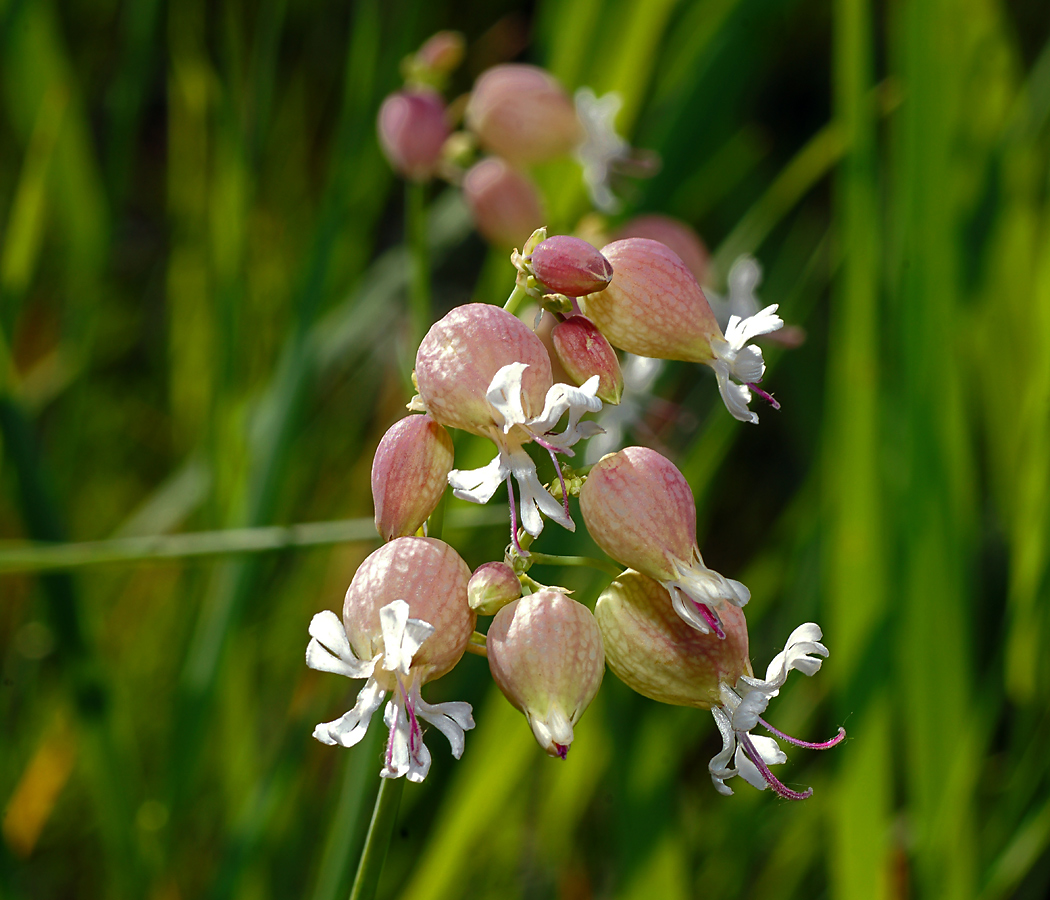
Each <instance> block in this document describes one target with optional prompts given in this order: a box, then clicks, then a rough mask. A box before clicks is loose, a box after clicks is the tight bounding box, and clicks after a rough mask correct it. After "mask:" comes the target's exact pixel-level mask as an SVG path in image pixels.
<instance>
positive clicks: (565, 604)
mask: <svg viewBox="0 0 1050 900" xmlns="http://www.w3.org/2000/svg"><path fill="white" fill-rule="evenodd" d="M486 647H487V648H488V658H489V669H490V671H491V672H492V677H493V679H494V680H495V682H496V684H497V685H499V689H500V690H501V691H503V694H504V696H506V698H507V699H508V700H510V702H511V703H513V704H514V706H515V708H517V709H519V710H521V711H522V712H523V713H524V714H525V718H526V719H527V720H528V722H529V725H530V726H531V727H532V733H533V735H535V737H536V741H537V743H539V745H540V746H541V747H542V748H543V749H544V750H545V751H546V752H547V754H548V755H549V756H558V757H560V758H561V759H565V756H566V754H567V753H568V752H569V748H570V746H571V745H572V739H573V726H574V725H575V724H576V723H577V722H578V721H579V720H580V716H582V715H583V712H584V710H585V709H586V708H587V707H588V705H590V702H591V701H592V700H593V699H594V696H595V694H597V693H598V688H599V686H600V685H601V683H602V675H603V673H604V672H605V652H604V650H603V648H602V637H601V633H600V632H599V631H598V624H597V622H595V620H594V616H593V615H592V614H591V611H590V610H589V609H587V607H586V606H584V605H583V604H582V603H577V602H576V601H575V600H572V599H570V598H569V597H567V596H566V595H565V594H563V593H562V592H561V591H557V590H551V589H548V590H542V591H538V592H537V593H535V594H530V595H528V596H526V597H522V598H521V599H520V600H515V601H514V602H513V603H510V604H508V605H507V606H504V607H503V609H501V610H500V611H499V612H498V613H496V617H495V618H494V619H493V620H492V625H491V626H490V627H489V631H488V637H487V639H486Z"/></svg>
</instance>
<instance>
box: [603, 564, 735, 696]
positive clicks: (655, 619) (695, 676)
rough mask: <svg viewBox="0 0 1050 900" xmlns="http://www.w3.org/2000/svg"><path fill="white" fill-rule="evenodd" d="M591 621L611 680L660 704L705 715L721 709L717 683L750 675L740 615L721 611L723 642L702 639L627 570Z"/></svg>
mask: <svg viewBox="0 0 1050 900" xmlns="http://www.w3.org/2000/svg"><path fill="white" fill-rule="evenodd" d="M594 616H595V618H596V619H597V620H598V627H599V628H600V629H601V633H602V640H603V642H604V644H605V659H606V662H608V664H609V668H610V669H612V671H613V674H615V675H616V677H617V678H619V679H620V681H622V682H623V683H624V684H626V685H627V686H628V687H629V688H631V689H632V690H634V691H637V692H638V693H639V694H642V695H643V696H645V697H649V698H650V699H652V700H657V701H659V702H660V703H670V704H673V705H675V706H697V707H700V708H701V709H710V708H711V707H712V706H719V705H720V704H721V703H722V700H721V696H720V692H719V684H720V683H722V682H725V683H726V684H730V685H734V684H736V682H737V679H738V678H739V677H740V676H741V675H748V676H751V675H753V672H752V670H751V662H750V660H749V658H748V648H747V623H746V622H745V620H744V613H743V612H742V611H741V610H739V609H736V608H730V609H726V610H725V611H724V613H723V615H722V624H723V626H724V628H725V632H726V637H725V640H719V638H718V637H716V636H715V635H713V634H701V633H700V632H699V631H697V630H696V629H694V628H691V627H690V626H689V625H687V624H686V623H685V622H684V621H682V619H681V618H680V617H679V615H678V613H677V612H676V611H675V609H674V607H673V606H672V604H671V596H670V595H669V594H668V593H667V591H666V590H665V589H664V588H662V587H661V586H660V585H659V584H658V583H657V582H655V581H653V580H652V579H651V578H648V577H646V576H645V575H642V574H641V573H640V572H635V571H634V570H632V569H628V570H627V571H626V572H624V573H623V574H622V575H620V576H619V577H618V578H617V579H616V580H615V581H614V582H613V583H612V584H610V585H609V586H608V587H607V588H606V589H605V590H604V591H602V594H601V596H600V597H599V598H598V603H597V604H596V605H595V607H594Z"/></svg>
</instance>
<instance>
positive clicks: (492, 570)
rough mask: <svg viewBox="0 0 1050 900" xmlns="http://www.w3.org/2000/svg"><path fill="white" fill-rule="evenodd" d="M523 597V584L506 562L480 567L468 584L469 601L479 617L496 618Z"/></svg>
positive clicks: (490, 563) (491, 563) (486, 564)
mask: <svg viewBox="0 0 1050 900" xmlns="http://www.w3.org/2000/svg"><path fill="white" fill-rule="evenodd" d="M520 596H521V582H520V581H519V580H518V576H517V575H516V574H514V570H513V569H512V568H511V567H510V566H508V565H507V564H506V563H504V562H489V563H485V564H484V565H482V566H478V568H477V569H475V570H474V574H473V575H471V576H470V581H469V582H468V583H467V600H468V601H469V602H470V608H471V609H473V610H474V611H476V612H477V614H478V615H479V616H494V615H496V613H498V612H499V611H500V610H501V609H503V607H504V606H506V605H507V604H508V603H512V602H513V601H515V600H517V599H518V598H519V597H520Z"/></svg>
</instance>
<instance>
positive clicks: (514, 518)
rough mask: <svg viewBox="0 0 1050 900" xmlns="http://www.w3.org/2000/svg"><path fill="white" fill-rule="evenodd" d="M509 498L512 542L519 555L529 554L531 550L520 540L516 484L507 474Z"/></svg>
mask: <svg viewBox="0 0 1050 900" xmlns="http://www.w3.org/2000/svg"><path fill="white" fill-rule="evenodd" d="M507 499H508V500H509V501H510V542H511V543H512V544H513V545H514V549H515V550H517V552H518V556H522V557H525V556H528V555H529V551H528V550H526V549H524V548H523V547H522V546H521V543H520V541H518V507H517V505H516V504H515V503H514V485H513V484H511V481H510V476H509V475H508V476H507Z"/></svg>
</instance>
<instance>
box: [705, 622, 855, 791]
mask: <svg viewBox="0 0 1050 900" xmlns="http://www.w3.org/2000/svg"><path fill="white" fill-rule="evenodd" d="M820 638H821V631H820V628H819V626H817V625H815V624H814V623H813V622H807V623H806V624H805V625H800V626H799V627H798V628H796V629H795V630H794V631H793V632H791V635H790V636H789V637H788V641H787V646H785V647H784V649H783V650H782V651H781V652H780V653H778V654H777V655H776V656H775V657H773V661H772V662H771V663H770V664H769V667H768V668H767V669H766V677H765V679H764V680H760V679H758V678H752V677H749V676H747V675H741V676H740V678H739V679H738V680H737V683H736V686H735V687H730V686H729V685H727V684H725V683H723V684H722V685H721V686H720V690H721V694H722V705H721V706H716V707H714V708H712V710H711V714H712V715H713V716H714V717H715V724H717V725H718V730H719V732H721V734H722V751H721V752H720V753H719V754H717V755H716V756H715V757H714V758H713V759H712V760H711V762H710V763H709V764H708V769H709V770H710V772H711V780H712V781H713V782H714V785H715V789H716V790H717V791H718V792H719V793H721V794H732V793H733V790H732V788H730V787H728V786H727V785H726V781H728V780H729V779H730V778H732V777H733V776H734V775H739V776H740V777H741V778H743V779H744V781H746V782H747V783H748V784H750V785H752V786H753V787H756V788H758V789H759V790H765V789H766V788H767V787H772V788H773V790H774V791H776V793H777V794H778V795H780V796H781V797H783V798H785V799H787V800H804V799H806V798H807V797H809V796H810V795H811V794H812V793H813V789H812V788H809V789H807V790H806V791H803V792H801V793H800V792H798V791H793V790H791V789H790V788H788V787H787V786H785V785H784V784H783V783H782V782H781V781H780V780H779V779H778V778H777V777H776V776H775V775H774V774H773V773H772V772H771V771H770V769H769V767H770V766H773V765H779V764H780V763H784V762H787V756H786V755H785V754H784V751H782V750H781V749H780V747H779V745H778V744H777V742H776V741H775V740H773V739H772V738H768V737H761V736H753V735H751V733H750V732H751V729H753V728H754V727H755V726H756V725H758V724H761V725H762V726H763V727H764V728H766V729H767V730H768V731H770V732H772V733H773V734H775V735H776V736H777V737H779V738H781V739H782V740H785V741H787V742H788V743H791V744H795V745H796V746H798V747H808V748H810V749H814V750H826V749H827V748H829V747H834V746H835V745H836V744H837V743H839V742H840V741H841V740H843V739H844V738H845V736H846V730H845V729H844V728H839V732H838V734H837V735H836V736H835V737H833V738H832V739H831V740H830V741H824V742H823V743H811V742H809V741H800V740H798V739H797V738H793V737H790V736H789V735H786V734H784V733H783V732H781V731H778V730H777V729H775V728H773V727H772V726H771V725H769V724H768V723H767V722H766V721H765V720H764V719H763V718H762V713H763V712H765V710H766V706H768V705H769V701H770V700H771V699H772V698H773V697H775V696H776V695H777V694H778V693H780V688H781V687H783V685H784V682H785V681H786V680H787V676H788V672H790V671H791V670H792V669H798V670H799V671H800V672H802V673H803V674H805V675H813V674H815V673H816V672H817V671H819V669H820V666H821V663H822V662H823V661H824V659H825V658H827V656H828V648H827V647H825V646H824V645H823V644H822V643H820Z"/></svg>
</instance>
